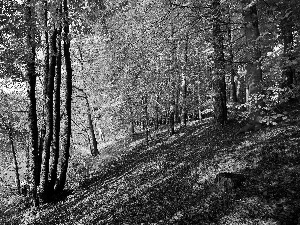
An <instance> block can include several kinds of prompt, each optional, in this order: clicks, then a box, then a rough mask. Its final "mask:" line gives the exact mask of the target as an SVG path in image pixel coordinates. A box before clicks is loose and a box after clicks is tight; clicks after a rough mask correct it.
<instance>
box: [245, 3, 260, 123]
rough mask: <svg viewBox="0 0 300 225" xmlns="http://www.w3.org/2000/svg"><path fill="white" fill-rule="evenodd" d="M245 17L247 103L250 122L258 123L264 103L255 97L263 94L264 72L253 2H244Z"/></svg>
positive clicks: (255, 10)
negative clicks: (248, 104) (248, 103)
mask: <svg viewBox="0 0 300 225" xmlns="http://www.w3.org/2000/svg"><path fill="white" fill-rule="evenodd" d="M242 4H243V16H244V22H245V36H246V43H247V66H246V70H247V75H246V101H247V102H249V101H250V105H251V107H250V112H251V116H250V120H253V121H256V120H257V119H258V116H259V114H260V108H261V107H262V104H263V101H262V99H259V100H258V101H256V100H254V98H255V96H258V95H259V94H260V93H261V89H262V87H261V82H262V70H261V63H260V57H261V51H260V47H259V45H258V43H257V41H258V38H259V36H260V34H259V28H258V15H257V9H256V4H253V3H252V1H251V0H242Z"/></svg>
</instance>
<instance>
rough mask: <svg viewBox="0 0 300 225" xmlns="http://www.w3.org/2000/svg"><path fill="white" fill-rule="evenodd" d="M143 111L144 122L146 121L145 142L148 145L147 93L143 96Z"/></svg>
mask: <svg viewBox="0 0 300 225" xmlns="http://www.w3.org/2000/svg"><path fill="white" fill-rule="evenodd" d="M143 105H144V113H145V120H146V121H145V123H146V127H145V128H146V144H147V146H148V145H149V130H148V129H149V115H148V96H147V94H146V95H145V96H144V98H143Z"/></svg>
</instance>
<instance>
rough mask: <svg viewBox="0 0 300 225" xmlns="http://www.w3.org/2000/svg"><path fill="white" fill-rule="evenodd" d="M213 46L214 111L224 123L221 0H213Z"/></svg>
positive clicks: (225, 114) (216, 116) (216, 117)
mask: <svg viewBox="0 0 300 225" xmlns="http://www.w3.org/2000/svg"><path fill="white" fill-rule="evenodd" d="M212 6H213V48H214V67H215V71H214V91H215V93H214V113H215V119H216V122H218V123H220V124H224V123H225V122H226V120H227V107H226V83H225V59H224V52H223V51H224V50H223V49H224V47H223V34H222V31H221V23H222V20H221V18H222V17H223V15H222V8H221V4H220V0H214V1H213V4H212Z"/></svg>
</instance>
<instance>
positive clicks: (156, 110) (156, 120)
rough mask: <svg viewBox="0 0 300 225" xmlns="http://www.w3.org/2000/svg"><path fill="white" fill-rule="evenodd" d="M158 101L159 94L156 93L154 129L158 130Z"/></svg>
mask: <svg viewBox="0 0 300 225" xmlns="http://www.w3.org/2000/svg"><path fill="white" fill-rule="evenodd" d="M158 101H159V95H156V103H155V130H158V127H159V112H158Z"/></svg>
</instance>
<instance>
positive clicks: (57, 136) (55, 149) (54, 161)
mask: <svg viewBox="0 0 300 225" xmlns="http://www.w3.org/2000/svg"><path fill="white" fill-rule="evenodd" d="M59 15H60V18H61V16H62V4H60V6H59ZM61 33H62V25H61V24H59V29H58V40H57V45H58V53H57V62H56V76H55V100H54V133H53V134H54V137H53V147H52V151H53V152H52V157H53V159H52V162H51V165H50V181H49V190H50V192H54V187H55V183H56V181H57V165H58V159H59V149H60V148H59V147H60V145H59V144H60V142H59V141H60V120H61V118H60V100H61V98H60V89H61V66H62V48H61Z"/></svg>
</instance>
